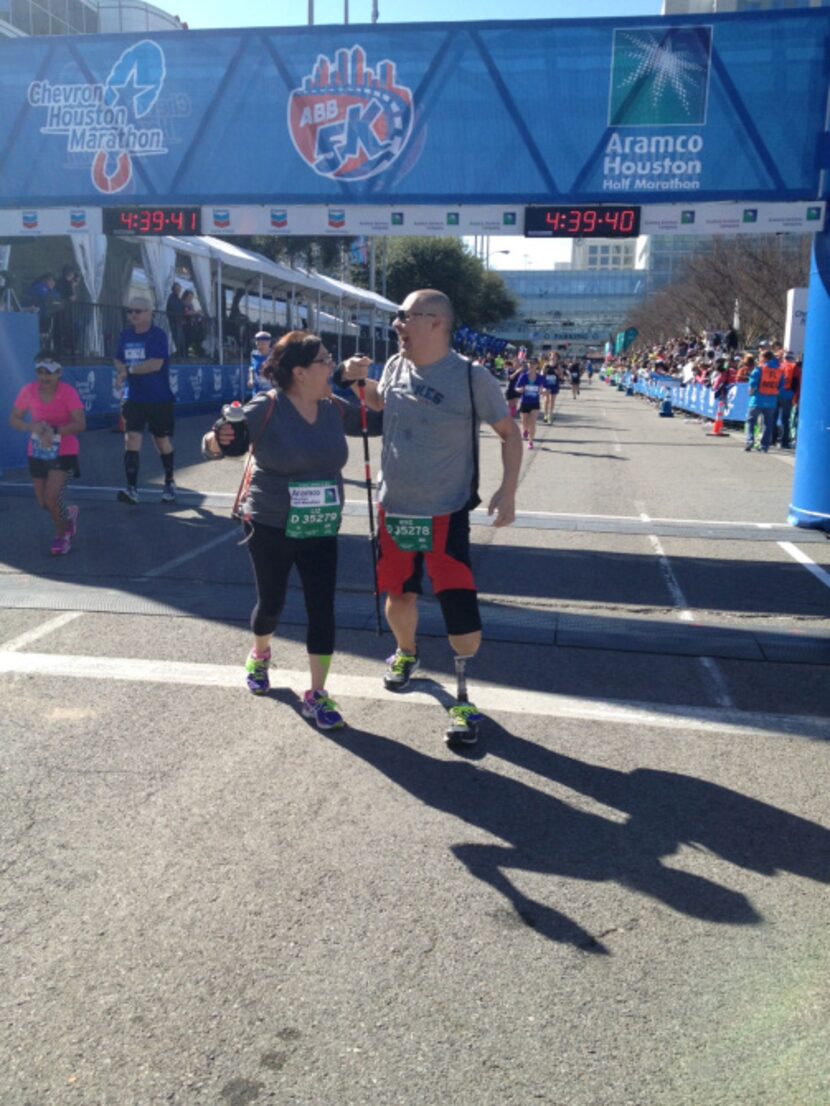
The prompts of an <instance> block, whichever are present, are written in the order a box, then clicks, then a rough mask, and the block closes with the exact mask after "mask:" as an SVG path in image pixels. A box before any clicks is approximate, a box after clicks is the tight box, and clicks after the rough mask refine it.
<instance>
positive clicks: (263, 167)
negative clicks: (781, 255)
mask: <svg viewBox="0 0 830 1106" xmlns="http://www.w3.org/2000/svg"><path fill="white" fill-rule="evenodd" d="M828 46H830V11H828V10H826V9H825V10H796V11H781V12H764V13H750V14H747V13H744V14H724V15H717V16H707V17H706V18H705V19H704V18H702V17H701V18H700V19H699V21H695V20H694V19H693V17H692V16H682V17H681V16H678V17H668V18H648V17H625V18H621V19H604V20H603V19H592V20H555V21H552V20H551V21H523V22H499V23H446V24H416V25H391V26H382V25H373V26H356V25H352V26H345V27H300V28H286V29H282V30H267V29H256V30H221V31H187V32H166V33H158V34H152V35H141V36H136V35H120V34H119V35H83V36H70V35H67V36H53V37H32V38H21V39H11V38H8V39H6V38H3V39H0V107H2V111H0V206H4V207H19V206H21V205H32V206H33V207H37V206H48V205H50V204H52V205H54V204H58V203H60V204H69V205H75V204H77V205H79V209H80V210H79V218H81V216H82V215H83V210H82V209H83V205H89V204H95V205H96V206H100V205H113V204H125V203H127V204H129V203H133V204H135V203H143V204H148V203H154V204H163V203H168V204H170V203H181V202H187V203H192V204H217V205H218V207H217V211H220V214H221V205H223V204H224V205H229V204H233V203H243V204H264V205H274V204H277V205H281V204H289V203H300V204H302V203H307V204H322V203H329V204H334V205H342V204H347V203H360V204H366V203H369V204H390V203H392V204H395V203H419V204H427V203H436V202H438V203H449V202H456V203H465V204H469V203H504V202H510V203H512V204H521V203H555V202H557V201H562V202H565V203H579V202H601V201H605V202H610V203H619V202H627V203H632V202H652V203H654V202H663V203H667V202H677V201H684V202H692V201H697V202H702V201H705V200H720V199H723V200H727V199H728V200H735V199H744V200H751V199H757V200H763V199H766V200H790V201H794V200H811V199H814V198H816V197H817V196H818V186H819V174H820V171H821V169H822V168H826V167H827V166H828V158H827V151H828V144H827V141H826V139H827V135H826V134H825V120H824V115H825V106H826V99H827V85H828V72H827V58H828V56H830V50H828ZM281 211H282V209H281V208H280V207H274V208H273V215H272V218H273V219H274V220H275V221H276V222H275V226H279V224H280V219H281Z"/></svg>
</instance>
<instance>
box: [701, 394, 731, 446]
mask: <svg viewBox="0 0 830 1106" xmlns="http://www.w3.org/2000/svg"><path fill="white" fill-rule="evenodd" d="M724 407H725V404H724V402H723V400H721V401H720V403H719V404H718V410H717V414H716V415H715V425H714V426H713V427H712V429H711V430H707V431H706V437H707V438H728V437H729V434H728V433H727V431H726V430H724V429H723V409H724Z"/></svg>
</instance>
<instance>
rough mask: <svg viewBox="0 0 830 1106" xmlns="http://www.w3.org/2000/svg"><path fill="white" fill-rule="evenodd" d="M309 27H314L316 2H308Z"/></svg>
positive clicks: (311, 0) (310, 0) (312, 0)
mask: <svg viewBox="0 0 830 1106" xmlns="http://www.w3.org/2000/svg"><path fill="white" fill-rule="evenodd" d="M308 25H309V27H313V26H314V0H308Z"/></svg>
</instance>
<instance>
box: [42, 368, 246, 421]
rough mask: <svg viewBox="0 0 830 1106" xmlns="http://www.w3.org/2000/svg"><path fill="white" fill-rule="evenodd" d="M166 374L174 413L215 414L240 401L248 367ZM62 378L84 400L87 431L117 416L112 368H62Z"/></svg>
mask: <svg viewBox="0 0 830 1106" xmlns="http://www.w3.org/2000/svg"><path fill="white" fill-rule="evenodd" d="M169 372H170V388H171V390H172V392H173V395H174V396H175V400H176V413H177V414H180V415H185V414H189V413H191V412H193V411H203V410H214V409H215V410H216V412H217V414H218V412H219V408H220V407H221V406H222V404H223V403H227V402H228V401H230V400H234V399H242V398H243V394H242V388H243V385H244V382H245V381H244V377H246V376H247V366H246V367H245V369H244V370H243V368H242V366H240V365H171V366H170V369H169ZM63 379H64V380H66V382H67V383H68V384H71V385H72V386H73V387H74V388H76V389H77V391H78V394H79V395H80V397H81V399H82V400H83V404H84V410H85V411H86V418H87V426H88V427H89V428H90V429H94V428H95V427H96V426H102V425H105V424H108V423H110V422H111V421H112V419H113V418H114V417H117V416H118V415H119V414H120V411H121V389H120V388H116V387H115V373H114V372H113V370H112V366H111V365H95V366H87V365H85V366H82V367H79V366H75V365H64V367H63Z"/></svg>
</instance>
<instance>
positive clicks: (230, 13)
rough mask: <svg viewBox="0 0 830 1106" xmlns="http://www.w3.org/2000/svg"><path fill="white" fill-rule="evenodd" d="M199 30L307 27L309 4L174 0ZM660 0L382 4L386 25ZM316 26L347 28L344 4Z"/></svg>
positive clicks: (352, 1)
mask: <svg viewBox="0 0 830 1106" xmlns="http://www.w3.org/2000/svg"><path fill="white" fill-rule="evenodd" d="M164 7H165V9H166V10H168V11H174V12H175V13H176V14H177V15H178V16H179V17H180V18H181V19H183V20H184V21H185V22H186V23H187V24H189V26H191V27H192V28H193V29H194V30H203V29H205V28H208V27H289V26H297V25H298V24H303V23H306V22H307V19H308V3H307V0H246V2H245V3H244V4H231V3H229V2H228V0H175V3H169V2H168V3H167V4H165V5H164ZM660 8H661V3H660V0H579V2H578V3H575V2H574V0H514V2H513V3H509V4H508V3H505V0H476V3H475V4H471V3H455V4H452V5H450V4H448V3H447V0H420V2H419V3H412V2H411V0H410V2H409V3H405V2H404V0H378V11H379V16H380V19H379V21H380V22H381V23H428V22H438V21H441V20H470V19H476V20H485V19H507V18H509V19H559V18H562V19H572V18H574V16H579V18H586V19H589V18H593V17H597V16H609V17H619V16H623V15H659V14H660ZM371 14H372V0H349V20H350V22H351V23H369V22H371ZM314 22H315V23H318V24H324V23H342V22H343V0H314Z"/></svg>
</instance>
